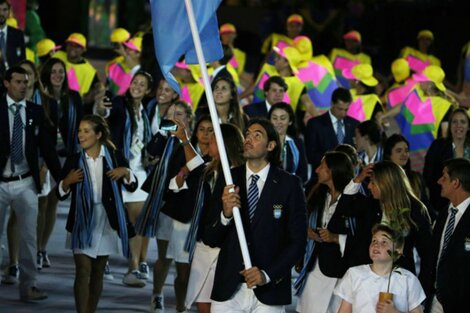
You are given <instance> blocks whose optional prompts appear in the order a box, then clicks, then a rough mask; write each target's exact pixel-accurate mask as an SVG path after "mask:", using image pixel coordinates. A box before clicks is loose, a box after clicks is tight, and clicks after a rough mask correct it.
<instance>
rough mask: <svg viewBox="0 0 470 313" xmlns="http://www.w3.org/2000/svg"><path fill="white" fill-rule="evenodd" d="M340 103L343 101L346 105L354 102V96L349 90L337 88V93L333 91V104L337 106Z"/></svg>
mask: <svg viewBox="0 0 470 313" xmlns="http://www.w3.org/2000/svg"><path fill="white" fill-rule="evenodd" d="M339 101H343V102H346V103H350V102H352V96H351V93H350V92H349V90H348V89H346V88H343V87H339V88H336V90H335V91H333V94H332V95H331V103H333V104H336V103H338V102H339Z"/></svg>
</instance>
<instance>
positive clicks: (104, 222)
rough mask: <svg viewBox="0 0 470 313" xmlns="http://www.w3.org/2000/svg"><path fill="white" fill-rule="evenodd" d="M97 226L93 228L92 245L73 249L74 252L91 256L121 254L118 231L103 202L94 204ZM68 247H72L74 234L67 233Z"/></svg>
mask: <svg viewBox="0 0 470 313" xmlns="http://www.w3.org/2000/svg"><path fill="white" fill-rule="evenodd" d="M93 214H94V219H95V222H94V224H95V226H94V228H93V233H92V240H91V246H90V247H86V248H84V249H73V253H74V254H85V255H87V256H89V257H90V258H96V257H97V256H104V255H111V254H119V253H120V251H121V249H120V244H119V236H118V234H117V232H116V231H115V230H114V229H112V227H111V225H110V224H109V220H108V216H107V215H106V211H105V209H104V206H103V205H102V204H94V205H93ZM66 247H67V248H69V249H70V248H71V247H72V236H71V234H70V233H67V240H66Z"/></svg>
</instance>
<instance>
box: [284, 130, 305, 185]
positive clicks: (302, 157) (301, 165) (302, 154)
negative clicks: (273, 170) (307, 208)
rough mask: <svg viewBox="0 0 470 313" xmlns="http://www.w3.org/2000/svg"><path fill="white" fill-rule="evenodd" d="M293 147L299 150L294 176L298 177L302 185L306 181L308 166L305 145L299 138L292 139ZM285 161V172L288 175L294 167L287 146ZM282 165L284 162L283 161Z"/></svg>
mask: <svg viewBox="0 0 470 313" xmlns="http://www.w3.org/2000/svg"><path fill="white" fill-rule="evenodd" d="M293 140H294V143H295V146H296V147H297V149H298V150H299V164H298V166H297V170H296V171H295V174H296V175H297V176H299V178H300V179H301V180H302V182H303V183H305V182H307V179H308V165H307V156H306V154H305V145H304V142H303V140H302V139H301V138H293ZM285 158H286V161H285V164H286V166H285V168H284V169H285V170H286V171H287V172H289V173H292V172H293V167H294V157H293V154H292V151H291V148H290V146H289V145H286V156H285ZM283 164H284V161H283Z"/></svg>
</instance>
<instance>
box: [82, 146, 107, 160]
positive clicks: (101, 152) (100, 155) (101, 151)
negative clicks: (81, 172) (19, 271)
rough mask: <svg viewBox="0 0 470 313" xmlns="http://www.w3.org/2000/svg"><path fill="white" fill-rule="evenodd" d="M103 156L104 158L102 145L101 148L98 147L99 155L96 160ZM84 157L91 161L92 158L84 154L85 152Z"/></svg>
mask: <svg viewBox="0 0 470 313" xmlns="http://www.w3.org/2000/svg"><path fill="white" fill-rule="evenodd" d="M104 156H105V154H104V149H103V145H101V147H100V153H99V154H98V157H97V158H102V157H104ZM85 157H86V158H87V159H91V158H92V157H91V156H89V155H88V153H86V151H85Z"/></svg>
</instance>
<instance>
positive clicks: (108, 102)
mask: <svg viewBox="0 0 470 313" xmlns="http://www.w3.org/2000/svg"><path fill="white" fill-rule="evenodd" d="M103 104H104V106H105V107H107V108H111V107H112V106H113V104H112V103H111V98H110V97H109V96H108V95H106V96H104V98H103Z"/></svg>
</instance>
